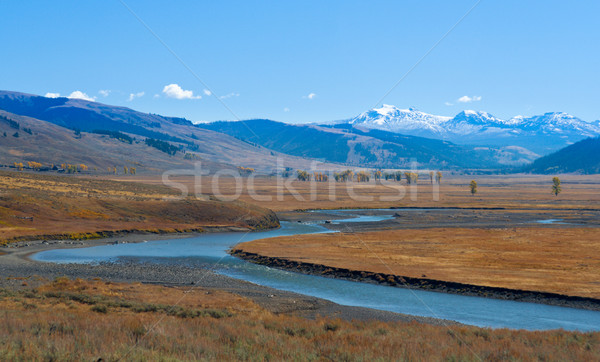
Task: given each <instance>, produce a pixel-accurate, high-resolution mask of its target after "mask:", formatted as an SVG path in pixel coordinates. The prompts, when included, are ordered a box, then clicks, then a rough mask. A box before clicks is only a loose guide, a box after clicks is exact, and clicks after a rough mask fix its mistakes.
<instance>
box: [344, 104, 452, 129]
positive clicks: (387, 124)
mask: <svg viewBox="0 0 600 362" xmlns="http://www.w3.org/2000/svg"><path fill="white" fill-rule="evenodd" d="M448 120H450V117H443V116H434V115H431V114H427V113H424V112H421V111H418V110H416V109H413V108H409V109H399V108H396V107H394V106H390V105H388V104H384V105H383V106H382V107H381V108H373V109H371V110H370V111H367V112H364V113H361V114H360V115H358V116H356V117H354V118H352V119H351V120H350V122H349V123H350V124H352V125H353V126H355V127H363V128H375V129H380V130H384V131H391V132H398V133H402V132H403V133H409V132H410V134H412V135H417V136H424V135H429V134H433V135H440V134H443V133H444V132H445V131H444V127H443V124H444V123H446V122H447V121H448ZM407 131H409V132H407Z"/></svg>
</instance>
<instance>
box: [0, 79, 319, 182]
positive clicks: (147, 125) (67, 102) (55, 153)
mask: <svg viewBox="0 0 600 362" xmlns="http://www.w3.org/2000/svg"><path fill="white" fill-rule="evenodd" d="M0 116H1V117H5V118H8V120H4V118H0V164H10V163H12V162H23V163H26V162H27V161H35V162H42V161H40V160H42V159H43V160H44V162H47V163H54V164H57V163H58V164H60V163H63V162H66V163H85V164H89V165H92V166H97V167H100V168H102V169H104V168H105V167H108V166H117V167H118V168H120V169H122V167H123V166H128V167H131V166H133V167H136V168H137V171H138V172H146V173H147V172H152V173H158V172H161V171H164V170H168V169H181V168H187V169H191V168H193V165H194V163H195V162H197V161H202V163H203V167H204V168H208V169H211V170H217V169H222V168H229V167H233V168H235V167H237V166H244V167H251V168H254V169H256V170H258V171H261V172H267V173H271V172H274V170H275V169H276V165H277V158H278V157H280V158H282V159H283V160H284V163H285V164H286V166H288V167H294V168H307V167H308V165H309V164H310V161H309V160H305V159H302V158H300V157H290V156H288V155H286V154H280V153H278V152H273V151H272V150H269V149H266V148H264V147H257V146H256V145H252V144H249V143H247V142H243V141H240V140H238V139H236V138H234V137H231V136H229V135H226V134H223V133H219V132H214V131H211V130H207V129H203V128H199V127H196V126H194V125H193V124H192V123H191V122H190V121H189V120H186V119H183V118H176V117H165V116H160V115H156V114H148V113H142V112H137V111H135V110H132V109H129V108H125V107H118V106H110V105H106V104H101V103H96V102H88V101H85V100H81V99H68V98H46V97H41V96H36V95H31V94H24V93H18V92H9V91H0ZM12 122H16V123H17V124H18V128H17V127H15V124H13V123H12ZM25 129H27V130H31V133H28V132H25ZM98 131H100V132H99V133H98ZM4 133H6V136H5V137H4ZM15 133H18V136H19V137H13V135H14V134H15ZM119 133H120V134H124V135H126V136H127V137H128V138H131V139H135V140H134V141H133V142H131V143H130V142H122V141H123V137H121V138H119V137H117V138H113V137H111V135H114V134H119ZM147 139H149V140H150V141H151V142H149V143H146V142H145V141H146V140H147ZM152 146H154V147H152ZM167 150H168V152H165V151H167ZM224 165H227V166H224Z"/></svg>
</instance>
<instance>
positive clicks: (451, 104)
mask: <svg viewBox="0 0 600 362" xmlns="http://www.w3.org/2000/svg"><path fill="white" fill-rule="evenodd" d="M444 104H445V105H447V106H448V107H450V106H453V105H454V103H450V102H446V103H444Z"/></svg>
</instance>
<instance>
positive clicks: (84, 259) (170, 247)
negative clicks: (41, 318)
mask: <svg viewBox="0 0 600 362" xmlns="http://www.w3.org/2000/svg"><path fill="white" fill-rule="evenodd" d="M391 212H394V211H391ZM328 213H330V214H331V213H332V212H331V211H328ZM338 215H339V219H338V220H335V221H334V222H361V221H369V222H376V221H378V220H385V219H390V218H392V217H393V216H392V214H389V215H375V216H373V215H368V216H366V215H354V214H352V210H343V211H342V210H340V211H339V212H338ZM336 219H337V217H336ZM281 224H282V227H281V228H280V229H277V230H270V231H263V232H250V233H239V232H238V233H214V234H202V235H199V236H195V237H190V238H185V239H170V240H156V241H148V242H144V243H132V244H116V245H103V246H96V247H90V248H81V249H57V250H48V251H44V252H41V253H38V254H36V255H34V256H33V257H32V258H33V259H35V260H38V261H44V262H53V263H98V262H107V261H108V262H119V261H138V262H154V263H177V264H185V265H191V266H198V267H209V268H211V269H213V270H215V271H216V272H218V273H220V274H223V275H227V276H230V277H233V278H238V279H243V280H246V281H249V282H252V283H256V284H260V285H265V286H269V287H272V288H276V289H281V290H287V291H292V292H297V293H301V294H305V295H311V296H315V297H319V298H323V299H327V300H330V301H333V302H335V303H339V304H343V305H350V306H360V307H368V308H374V309H380V310H387V311H392V312H398V313H404V314H411V315H418V316H426V317H434V318H442V319H449V320H455V321H458V322H461V323H465V324H471V325H476V326H481V327H492V328H514V329H528V330H546V329H556V328H563V329H565V330H579V331H597V330H600V312H597V311H588V310H582V309H574V308H564V307H556V306H548V305H543V304H535V303H523V302H515V301H507V300H498V299H489V298H481V297H471V296H461V295H455V294H445V293H437V292H428V291H422V290H412V289H410V290H409V289H405V288H398V287H391V286H384V285H375V284H368V283H360V282H354V281H347V280H339V279H332V278H325V277H319V276H312V275H304V274H298V273H294V272H289V271H284V270H278V269H273V268H270V267H266V266H262V265H256V264H252V263H250V262H247V261H244V260H241V259H238V258H235V257H232V256H230V255H229V254H227V250H228V249H229V248H231V247H232V246H234V245H236V244H238V243H241V242H246V241H251V240H256V239H264V238H270V237H275V236H283V235H295V234H311V233H326V232H331V231H330V230H328V229H327V228H325V227H323V226H322V225H320V224H318V223H291V222H282V223H281Z"/></svg>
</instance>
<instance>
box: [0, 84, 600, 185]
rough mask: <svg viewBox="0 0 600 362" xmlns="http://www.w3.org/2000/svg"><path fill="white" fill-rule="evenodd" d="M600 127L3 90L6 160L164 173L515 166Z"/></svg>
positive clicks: (2, 152) (0, 133)
mask: <svg viewBox="0 0 600 362" xmlns="http://www.w3.org/2000/svg"><path fill="white" fill-rule="evenodd" d="M599 134H600V124H599V122H595V123H587V122H584V121H582V120H580V119H578V118H576V117H573V116H570V115H568V114H565V113H546V114H544V115H541V116H535V117H528V118H525V117H513V118H511V119H509V120H501V119H498V118H496V117H494V116H492V115H490V114H488V113H485V112H475V111H463V112H461V113H459V114H458V115H456V116H455V117H452V118H451V117H441V116H435V115H431V114H427V113H424V112H421V111H418V110H414V109H398V108H396V107H394V106H389V105H384V106H383V107H381V108H375V109H372V110H370V111H368V112H365V113H362V114H360V115H358V116H357V117H354V118H352V119H350V120H347V121H343V122H335V123H328V124H286V123H282V122H276V121H272V120H266V119H254V120H246V121H236V122H227V121H221V122H213V123H207V124H193V123H192V122H190V121H189V120H187V119H185V118H178V117H167V116H161V115H157V114H149V113H143V112H138V111H135V110H133V109H130V108H126V107H120V106H111V105H106V104H102V103H97V102H90V101H87V100H82V99H71V98H64V97H59V98H47V97H42V96H37V95H32V94H25V93H19V92H11V91H0V165H12V164H13V162H17V163H19V162H23V163H26V162H28V161H34V162H42V163H45V164H55V165H60V164H62V163H69V164H80V163H83V164H86V165H88V166H90V167H93V168H94V169H99V170H107V169H108V168H111V167H117V166H118V167H122V166H126V167H134V168H136V169H137V170H138V171H139V172H153V173H156V172H161V171H165V170H172V169H191V168H193V165H194V163H195V162H197V161H202V162H203V163H202V164H203V167H204V168H209V169H210V170H212V171H215V170H218V169H223V168H230V169H234V168H236V167H238V166H243V167H250V168H254V169H256V170H257V171H260V172H261V173H269V174H273V173H274V172H277V171H279V169H280V168H281V165H278V163H277V162H278V160H282V161H283V163H284V167H289V168H290V169H300V168H302V169H307V168H309V167H310V165H311V163H312V162H313V161H314V160H319V161H321V162H322V163H324V164H325V165H323V166H324V167H326V168H328V169H330V170H335V169H342V168H345V167H357V166H359V167H369V168H407V167H410V166H411V165H412V162H413V161H416V162H417V165H418V166H419V167H427V168H437V169H456V170H461V169H500V168H504V169H507V168H512V169H514V167H521V168H523V165H526V164H529V163H531V162H532V161H534V160H535V159H537V158H538V157H539V154H543V155H547V154H550V153H552V152H555V151H557V150H558V149H559V148H562V147H563V146H565V145H570V144H572V143H574V142H577V141H581V140H582V139H584V138H586V137H597V136H598V135H599ZM582 142H584V145H588V143H586V142H587V141H582ZM592 143H593V142H592ZM593 150H594V148H593V147H591V148H590V147H587V146H586V147H582V146H579V143H577V144H575V145H572V146H570V147H567V148H566V149H565V152H567V153H566V154H568V155H569V156H568V157H566V158H565V157H563V158H561V157H562V156H560V155H561V154H556V155H553V156H552V157H553V158H552V159H548V158H543V159H541V160H545V161H543V162H545V163H540V162H542V161H537V163H535V164H533V165H535V167H534V168H531V169H530V170H532V171H535V172H552V170H565V171H566V170H572V168H571V167H568V165H566V166H556V167H555V166H553V165H551V164H552V163H553V162H554V160H557V159H561V160H562V161H561V162H563V163H565V162H567V161H569V159H570V158H571V159H573V162H572V163H573V164H574V163H577V162H578V161H577V160H579V159H581V158H583V157H588V158H590V157H591V159H592V160H593V159H595V157H596V154H590V153H589V152H595V151H593ZM561 152H562V151H561ZM586 152H588V153H587V154H586ZM578 154H579V156H577V155H578ZM588 166H589V165H587V164H586V165H584V164H583V163H582V164H581V165H580V166H577V167H576V169H575V171H577V172H589V170H594V166H593V165H591V166H589V167H588ZM532 167H533V166H532ZM523 169H526V168H523ZM594 172H595V171H594Z"/></svg>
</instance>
